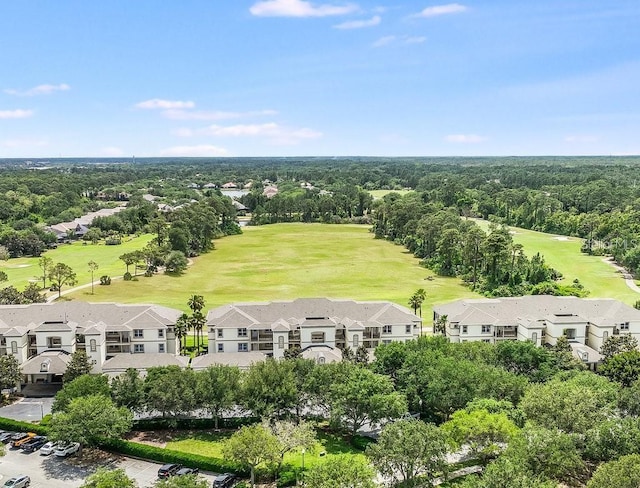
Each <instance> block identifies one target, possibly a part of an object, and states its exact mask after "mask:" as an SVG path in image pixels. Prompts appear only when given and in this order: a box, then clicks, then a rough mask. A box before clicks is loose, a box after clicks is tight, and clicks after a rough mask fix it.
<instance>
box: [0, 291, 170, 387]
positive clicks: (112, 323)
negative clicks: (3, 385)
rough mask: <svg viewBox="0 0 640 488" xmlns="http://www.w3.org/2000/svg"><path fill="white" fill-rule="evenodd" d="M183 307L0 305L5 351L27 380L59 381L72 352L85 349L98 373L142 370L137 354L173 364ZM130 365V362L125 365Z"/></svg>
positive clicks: (0, 347) (1, 341)
mask: <svg viewBox="0 0 640 488" xmlns="http://www.w3.org/2000/svg"><path fill="white" fill-rule="evenodd" d="M180 314H181V312H180V311H179V310H173V309H170V308H166V307H161V306H156V305H118V304H114V303H86V302H80V301H70V302H60V303H47V304H31V305H3V306H0V354H10V355H13V356H14V357H15V358H16V359H17V360H18V364H20V366H21V370H22V373H23V374H24V375H25V377H26V378H25V379H26V382H27V383H36V382H49V383H51V382H58V381H61V378H62V374H63V373H64V372H65V370H66V364H67V363H68V362H69V358H70V355H71V354H72V353H73V352H74V351H76V350H78V349H84V350H85V351H86V353H87V355H88V356H89V358H90V360H91V361H92V363H93V365H94V372H96V373H100V372H109V370H110V365H109V362H110V360H112V358H116V357H117V358H119V359H118V360H117V361H114V364H113V368H116V369H118V368H124V369H126V367H135V368H139V369H140V367H141V366H140V364H138V363H139V361H137V360H136V357H137V356H139V355H142V354H146V355H149V354H150V355H156V356H157V357H156V358H155V361H152V362H151V363H150V362H149V361H150V359H149V358H150V357H151V356H149V357H148V358H146V359H149V361H146V362H145V364H147V363H149V364H151V365H160V364H164V365H166V364H173V362H175V361H174V360H173V359H172V358H174V357H175V355H176V353H177V352H178V344H177V339H176V337H175V333H174V332H175V331H174V326H175V323H176V320H177V319H178V317H179V316H180ZM125 363H126V364H125Z"/></svg>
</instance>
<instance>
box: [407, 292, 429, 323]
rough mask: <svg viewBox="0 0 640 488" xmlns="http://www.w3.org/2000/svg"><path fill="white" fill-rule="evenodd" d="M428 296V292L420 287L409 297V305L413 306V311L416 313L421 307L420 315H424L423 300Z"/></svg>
mask: <svg viewBox="0 0 640 488" xmlns="http://www.w3.org/2000/svg"><path fill="white" fill-rule="evenodd" d="M425 298H427V292H426V291H424V289H423V288H419V289H417V290H416V292H415V293H414V294H413V295H411V298H409V306H410V307H411V308H413V313H414V314H416V313H417V312H418V309H420V317H422V302H424V300H425Z"/></svg>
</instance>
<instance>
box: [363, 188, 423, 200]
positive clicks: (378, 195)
mask: <svg viewBox="0 0 640 488" xmlns="http://www.w3.org/2000/svg"><path fill="white" fill-rule="evenodd" d="M412 191H413V190H369V193H370V194H371V196H372V197H373V198H374V200H377V199H378V198H382V197H383V196H385V195H387V194H389V193H399V194H400V195H406V194H407V193H411V192H412Z"/></svg>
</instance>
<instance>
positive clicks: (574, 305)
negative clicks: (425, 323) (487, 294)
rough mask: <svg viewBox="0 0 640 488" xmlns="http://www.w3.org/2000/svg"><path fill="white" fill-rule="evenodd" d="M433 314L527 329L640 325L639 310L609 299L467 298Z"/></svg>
mask: <svg viewBox="0 0 640 488" xmlns="http://www.w3.org/2000/svg"><path fill="white" fill-rule="evenodd" d="M434 312H436V313H437V314H438V315H440V316H442V315H447V319H448V321H449V322H456V323H459V324H460V325H479V324H487V325H489V324H496V325H509V324H513V325H515V324H518V323H519V324H522V325H524V326H525V327H526V326H527V324H532V323H534V322H536V321H539V320H545V319H546V320H549V321H551V322H553V323H579V322H590V323H592V324H598V325H609V326H613V325H615V324H620V323H623V322H630V321H638V322H640V310H636V309H635V308H633V307H630V306H629V305H626V304H624V303H622V302H620V301H618V300H614V299H612V298H578V297H556V296H550V295H530V296H524V297H506V298H492V299H487V298H480V299H467V300H458V301H455V302H452V303H448V304H445V305H436V306H435V307H434Z"/></svg>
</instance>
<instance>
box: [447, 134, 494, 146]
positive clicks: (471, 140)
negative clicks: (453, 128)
mask: <svg viewBox="0 0 640 488" xmlns="http://www.w3.org/2000/svg"><path fill="white" fill-rule="evenodd" d="M445 140H446V141H447V142H453V143H457V144H478V143H480V142H484V141H486V140H487V138H486V137H483V136H479V135H477V134H449V135H448V136H447V137H445Z"/></svg>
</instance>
